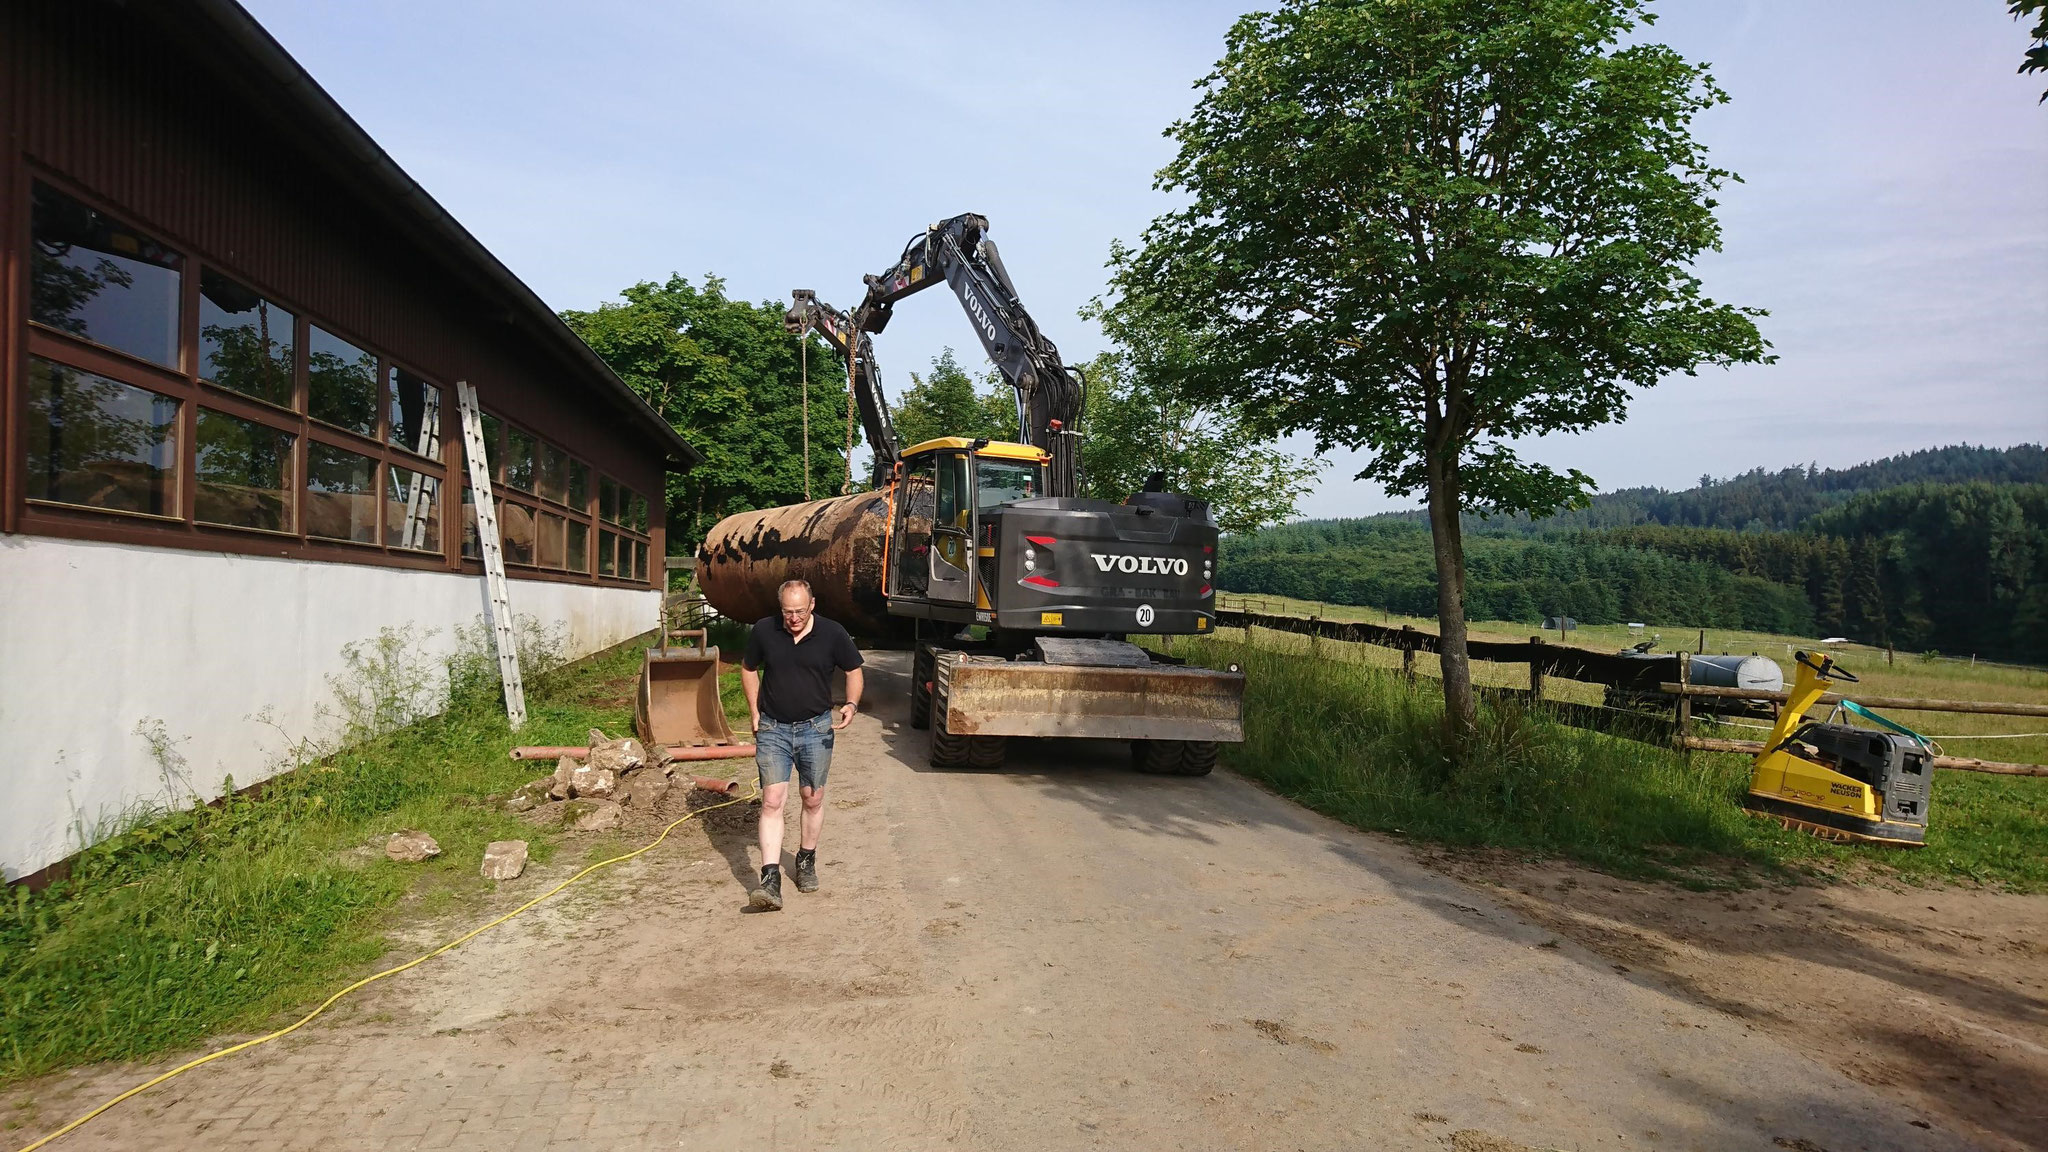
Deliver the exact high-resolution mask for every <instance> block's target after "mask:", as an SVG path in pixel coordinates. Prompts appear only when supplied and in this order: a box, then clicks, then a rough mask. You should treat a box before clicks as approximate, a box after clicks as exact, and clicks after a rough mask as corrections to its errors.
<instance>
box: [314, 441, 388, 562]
mask: <svg viewBox="0 0 2048 1152" xmlns="http://www.w3.org/2000/svg"><path fill="white" fill-rule="evenodd" d="M306 534H307V535H309V536H324V537H326V538H327V539H329V540H353V541H355V542H357V543H359V544H375V543H376V542H377V462H376V461H375V460H372V459H370V458H369V457H368V456H363V455H360V454H358V453H355V452H351V451H349V450H348V449H346V448H336V447H335V446H333V445H332V444H322V443H320V442H319V441H318V440H308V441H307V442H306Z"/></svg>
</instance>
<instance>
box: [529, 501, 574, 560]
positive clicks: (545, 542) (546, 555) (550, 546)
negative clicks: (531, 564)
mask: <svg viewBox="0 0 2048 1152" xmlns="http://www.w3.org/2000/svg"><path fill="white" fill-rule="evenodd" d="M568 526H569V522H568V521H567V520H564V519H562V518H561V517H560V516H557V515H555V514H554V513H552V512H543V513H541V514H540V524H539V527H538V528H537V529H536V532H535V540H534V552H535V555H536V557H537V559H538V561H539V563H540V566H541V567H543V568H565V567H567V566H568V560H567V556H568V534H567V532H566V529H567V528H568Z"/></svg>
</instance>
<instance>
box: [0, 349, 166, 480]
mask: <svg viewBox="0 0 2048 1152" xmlns="http://www.w3.org/2000/svg"><path fill="white" fill-rule="evenodd" d="M28 377H29V378H28V420H27V427H26V428H25V429H24V435H25V438H26V439H27V441H28V456H27V467H26V469H25V471H26V472H27V474H28V475H27V477H26V480H27V489H28V497H29V499H31V500H51V501H55V502H57V503H60V504H76V505H79V506H81V507H85V508H106V509H111V510H114V511H120V512H143V513H148V514H150V515H153V516H176V515H178V514H179V510H178V484H177V467H178V402H177V401H176V400H174V399H172V398H171V397H169V396H160V395H158V394H157V393H155V392H151V391H149V390H147V389H144V388H137V387H135V386H133V385H131V384H123V383H121V382H120V381H119V380H109V379H107V378H106V377H105V376H99V375H95V374H94V373H91V372H87V371H85V370H83V369H79V368H70V367H66V366H65V365H62V364H53V363H51V362H50V361H48V360H44V359H42V358H41V357H38V356H32V357H30V358H29V371H28Z"/></svg>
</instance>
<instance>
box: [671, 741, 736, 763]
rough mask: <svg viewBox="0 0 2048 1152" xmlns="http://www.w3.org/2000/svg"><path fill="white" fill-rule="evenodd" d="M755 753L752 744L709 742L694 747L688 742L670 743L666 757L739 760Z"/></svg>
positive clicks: (676, 758) (673, 758) (675, 758)
mask: <svg viewBox="0 0 2048 1152" xmlns="http://www.w3.org/2000/svg"><path fill="white" fill-rule="evenodd" d="M753 754H754V746H753V745H752V744H707V745H701V746H694V747H693V746H691V745H686V744H671V745H669V748H668V756H667V757H666V758H667V759H670V760H738V759H740V758H742V757H747V756H752V755H753Z"/></svg>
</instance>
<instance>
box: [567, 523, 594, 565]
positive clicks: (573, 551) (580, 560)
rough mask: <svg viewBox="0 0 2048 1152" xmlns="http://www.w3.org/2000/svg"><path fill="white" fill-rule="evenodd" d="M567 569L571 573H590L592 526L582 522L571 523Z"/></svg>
mask: <svg viewBox="0 0 2048 1152" xmlns="http://www.w3.org/2000/svg"><path fill="white" fill-rule="evenodd" d="M567 567H568V569H569V571H571V572H581V573H584V574H585V575H588V574H589V573H590V525H588V524H585V523H583V522H582V521H581V520H571V521H569V558H568V564H567Z"/></svg>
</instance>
